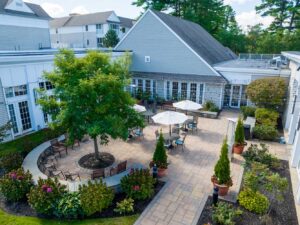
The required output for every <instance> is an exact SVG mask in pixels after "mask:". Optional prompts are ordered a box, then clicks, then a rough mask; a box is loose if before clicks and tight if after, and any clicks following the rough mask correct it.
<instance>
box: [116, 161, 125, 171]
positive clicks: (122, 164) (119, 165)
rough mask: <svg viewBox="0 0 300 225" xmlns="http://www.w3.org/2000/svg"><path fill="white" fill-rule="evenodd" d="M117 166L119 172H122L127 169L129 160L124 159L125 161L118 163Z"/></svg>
mask: <svg viewBox="0 0 300 225" xmlns="http://www.w3.org/2000/svg"><path fill="white" fill-rule="evenodd" d="M117 168H118V173H122V172H124V171H126V169H127V160H126V161H123V162H120V163H119V164H118V166H117Z"/></svg>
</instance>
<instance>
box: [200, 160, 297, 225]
mask: <svg viewBox="0 0 300 225" xmlns="http://www.w3.org/2000/svg"><path fill="white" fill-rule="evenodd" d="M271 171H272V172H276V173H278V174H279V175H280V176H282V177H286V178H287V180H288V190H287V191H286V192H285V193H283V201H282V202H281V203H280V204H274V205H273V207H272V210H271V212H270V217H271V218H272V222H271V224H273V225H282V224H293V225H297V224H298V220H297V213H296V208H295V202H294V196H293V190H292V183H291V178H290V170H289V164H288V161H283V160H282V161H280V166H279V168H276V169H271ZM242 185H243V186H244V184H242ZM221 201H223V200H221ZM227 203H228V204H231V205H232V206H233V208H234V209H241V210H242V211H243V213H242V215H240V216H239V217H237V218H236V219H235V224H237V225H239V224H240V225H257V224H260V223H261V222H262V220H263V219H264V218H265V217H264V216H262V215H259V214H255V213H253V212H250V211H248V210H246V209H244V208H243V207H241V206H240V205H239V203H238V202H237V203H229V202H227ZM212 215H213V207H212V197H211V196H210V197H208V199H207V201H206V204H205V207H204V209H203V211H202V214H201V216H200V219H199V221H198V225H203V224H208V223H211V224H213V220H212Z"/></svg>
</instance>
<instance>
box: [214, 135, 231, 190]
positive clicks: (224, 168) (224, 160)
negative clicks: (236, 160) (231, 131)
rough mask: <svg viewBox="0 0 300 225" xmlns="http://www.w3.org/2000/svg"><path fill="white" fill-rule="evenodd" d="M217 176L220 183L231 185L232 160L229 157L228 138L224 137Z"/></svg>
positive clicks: (216, 171) (217, 166)
mask: <svg viewBox="0 0 300 225" xmlns="http://www.w3.org/2000/svg"><path fill="white" fill-rule="evenodd" d="M215 176H216V178H217V181H218V184H226V185H228V186H231V184H232V181H231V176H230V161H229V158H228V145H227V138H225V139H224V141H223V145H222V149H221V155H220V158H219V160H218V162H217V164H216V165H215Z"/></svg>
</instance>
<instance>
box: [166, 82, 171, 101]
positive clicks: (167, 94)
mask: <svg viewBox="0 0 300 225" xmlns="http://www.w3.org/2000/svg"><path fill="white" fill-rule="evenodd" d="M166 99H167V100H170V81H167V93H166Z"/></svg>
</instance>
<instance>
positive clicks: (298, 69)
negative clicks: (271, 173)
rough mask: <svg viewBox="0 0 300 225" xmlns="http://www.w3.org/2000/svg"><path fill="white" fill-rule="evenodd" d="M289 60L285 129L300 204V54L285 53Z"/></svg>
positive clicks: (297, 199) (297, 198)
mask: <svg viewBox="0 0 300 225" xmlns="http://www.w3.org/2000/svg"><path fill="white" fill-rule="evenodd" d="M283 55H284V56H286V57H287V58H288V59H289V67H290V70H291V78H290V83H289V98H288V104H287V111H286V121H285V129H286V136H287V143H288V144H289V148H290V149H291V159H290V165H291V167H293V168H295V169H296V174H297V178H298V180H297V181H294V182H296V183H297V185H296V196H295V197H296V201H297V203H298V204H299V203H300V183H299V181H300V52H283Z"/></svg>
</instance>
